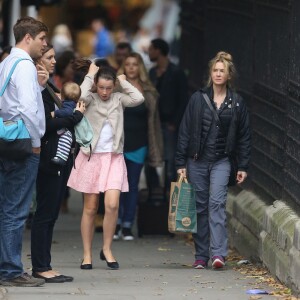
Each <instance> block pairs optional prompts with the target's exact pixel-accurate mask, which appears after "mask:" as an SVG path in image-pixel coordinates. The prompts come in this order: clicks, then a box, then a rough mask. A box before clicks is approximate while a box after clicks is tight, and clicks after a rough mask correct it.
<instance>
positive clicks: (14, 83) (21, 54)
mask: <svg viewBox="0 0 300 300" xmlns="http://www.w3.org/2000/svg"><path fill="white" fill-rule="evenodd" d="M19 58H26V59H28V60H22V61H20V62H19V63H18V65H17V66H16V68H15V70H14V72H13V74H12V76H11V79H10V81H9V83H8V85H7V87H6V90H5V92H4V94H3V96H2V97H0V117H2V118H3V120H4V121H7V120H14V121H15V120H19V119H22V120H23V121H24V123H25V126H26V128H27V130H28V132H29V135H30V137H31V142H32V147H40V145H41V138H42V136H43V135H44V133H45V126H46V125H45V111H44V104H43V99H42V94H41V90H42V89H43V88H42V87H41V86H40V85H39V83H38V79H37V70H36V67H35V65H34V63H33V61H32V59H31V57H30V56H29V54H28V53H27V52H26V51H24V50H22V49H20V48H12V50H11V53H10V55H9V56H8V57H7V58H5V60H4V61H3V62H2V63H1V64H0V90H1V89H2V87H3V86H4V83H5V81H6V79H7V77H8V74H9V72H10V70H11V68H12V66H13V65H14V63H15V61H16V60H18V59H19Z"/></svg>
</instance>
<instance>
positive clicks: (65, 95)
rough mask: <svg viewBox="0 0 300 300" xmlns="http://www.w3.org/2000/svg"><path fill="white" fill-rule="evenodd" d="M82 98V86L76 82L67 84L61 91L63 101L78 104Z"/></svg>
mask: <svg viewBox="0 0 300 300" xmlns="http://www.w3.org/2000/svg"><path fill="white" fill-rule="evenodd" d="M80 96H81V89H80V86H79V85H78V84H77V83H75V82H67V83H65V84H64V85H63V87H62V89H61V99H62V100H72V101H74V102H76V103H77V101H78V100H79V98H80Z"/></svg>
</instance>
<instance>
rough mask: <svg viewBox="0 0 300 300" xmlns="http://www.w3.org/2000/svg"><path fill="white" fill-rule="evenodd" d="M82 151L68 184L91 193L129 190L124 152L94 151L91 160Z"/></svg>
mask: <svg viewBox="0 0 300 300" xmlns="http://www.w3.org/2000/svg"><path fill="white" fill-rule="evenodd" d="M88 159H89V156H88V155H85V154H83V153H82V152H81V151H80V152H79V153H78V155H77V157H76V160H75V167H76V168H74V167H73V168H72V171H71V175H70V177H69V181H68V186H69V187H71V188H72V189H74V190H76V191H78V192H82V193H89V194H98V193H99V192H102V193H103V192H105V191H107V190H120V191H121V192H128V179H127V169H126V164H125V161H124V156H123V154H116V153H93V154H92V155H91V158H90V160H88Z"/></svg>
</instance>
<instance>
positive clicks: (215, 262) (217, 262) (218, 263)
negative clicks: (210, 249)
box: [212, 256, 225, 269]
mask: <svg viewBox="0 0 300 300" xmlns="http://www.w3.org/2000/svg"><path fill="white" fill-rule="evenodd" d="M224 266H225V261H224V258H223V257H222V256H213V258H212V267H213V268H214V269H221V268H223V267H224Z"/></svg>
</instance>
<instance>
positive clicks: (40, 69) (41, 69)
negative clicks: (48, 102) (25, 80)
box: [36, 61, 49, 86]
mask: <svg viewBox="0 0 300 300" xmlns="http://www.w3.org/2000/svg"><path fill="white" fill-rule="evenodd" d="M36 69H37V77H38V82H39V85H40V86H45V85H46V83H47V81H48V80H49V72H48V71H47V69H46V67H45V65H44V64H43V63H42V62H41V61H40V62H39V63H38V64H37V65H36Z"/></svg>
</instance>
